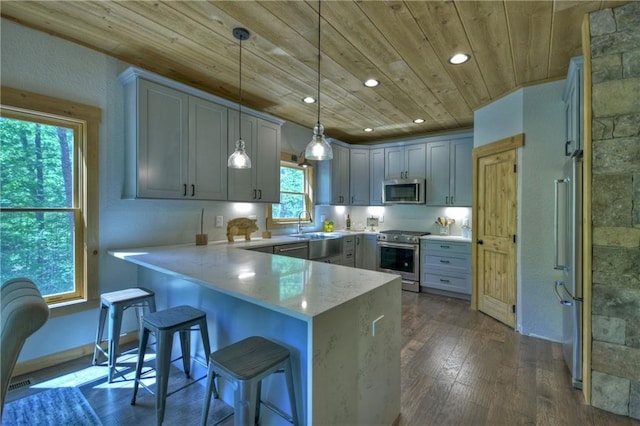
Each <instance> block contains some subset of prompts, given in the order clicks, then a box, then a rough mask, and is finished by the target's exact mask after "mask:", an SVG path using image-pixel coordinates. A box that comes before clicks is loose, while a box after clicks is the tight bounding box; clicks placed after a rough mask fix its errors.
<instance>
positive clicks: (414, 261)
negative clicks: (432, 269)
mask: <svg viewBox="0 0 640 426" xmlns="http://www.w3.org/2000/svg"><path fill="white" fill-rule="evenodd" d="M429 234H430V232H423V231H398V230H390V231H381V232H380V233H379V234H378V246H377V249H376V265H377V269H378V271H382V272H391V273H393V274H399V275H400V276H401V277H402V289H403V290H408V291H414V292H416V293H418V292H420V237H421V236H423V235H429Z"/></svg>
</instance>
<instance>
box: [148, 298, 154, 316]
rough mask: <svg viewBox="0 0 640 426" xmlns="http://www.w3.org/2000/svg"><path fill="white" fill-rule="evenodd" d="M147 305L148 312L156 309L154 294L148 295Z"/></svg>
mask: <svg viewBox="0 0 640 426" xmlns="http://www.w3.org/2000/svg"><path fill="white" fill-rule="evenodd" d="M147 304H148V305H147V306H148V308H149V313H152V312H155V311H156V298H155V296H151V297H149V299H148V300H147Z"/></svg>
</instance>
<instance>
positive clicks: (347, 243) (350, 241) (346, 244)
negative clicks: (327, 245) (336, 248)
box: [342, 236, 356, 250]
mask: <svg viewBox="0 0 640 426" xmlns="http://www.w3.org/2000/svg"><path fill="white" fill-rule="evenodd" d="M355 245H356V237H354V236H349V237H342V248H343V250H348V249H353V248H354V247H355Z"/></svg>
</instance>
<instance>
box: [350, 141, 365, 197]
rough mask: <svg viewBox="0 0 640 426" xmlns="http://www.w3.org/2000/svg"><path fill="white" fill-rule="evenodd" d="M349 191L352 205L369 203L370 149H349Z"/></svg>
mask: <svg viewBox="0 0 640 426" xmlns="http://www.w3.org/2000/svg"><path fill="white" fill-rule="evenodd" d="M349 165H350V167H349V193H350V194H351V205H354V206H367V205H369V150H368V149H351V150H350V151H349Z"/></svg>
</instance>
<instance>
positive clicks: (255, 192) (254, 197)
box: [253, 189, 258, 200]
mask: <svg viewBox="0 0 640 426" xmlns="http://www.w3.org/2000/svg"><path fill="white" fill-rule="evenodd" d="M257 194H258V191H256V190H255V189H254V190H253V199H254V200H255V199H256V198H257V197H258V196H257Z"/></svg>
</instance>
